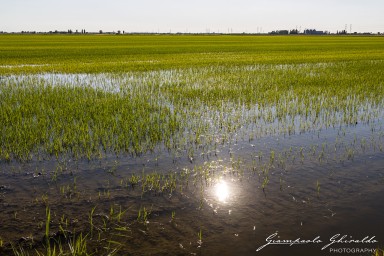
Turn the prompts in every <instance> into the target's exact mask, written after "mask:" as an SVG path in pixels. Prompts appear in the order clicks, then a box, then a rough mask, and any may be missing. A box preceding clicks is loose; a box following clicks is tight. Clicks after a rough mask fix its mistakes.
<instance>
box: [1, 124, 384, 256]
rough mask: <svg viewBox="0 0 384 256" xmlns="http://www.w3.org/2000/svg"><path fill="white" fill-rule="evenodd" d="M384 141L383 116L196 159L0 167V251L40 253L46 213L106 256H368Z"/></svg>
mask: <svg viewBox="0 0 384 256" xmlns="http://www.w3.org/2000/svg"><path fill="white" fill-rule="evenodd" d="M238 134H241V132H239V133H238ZM356 138H357V139H356ZM383 142H384V137H383V127H382V119H380V120H378V121H376V122H373V123H370V124H356V125H353V126H345V127H338V128H329V129H327V130H322V131H314V132H307V133H303V134H296V135H291V136H282V135H279V136H277V135H276V136H265V137H262V138H258V139H254V140H250V141H248V140H244V139H241V138H240V135H239V136H234V137H233V138H232V140H231V142H230V143H229V144H225V145H223V146H220V147H219V148H217V149H216V150H215V151H211V152H205V151H203V150H200V151H199V149H196V153H195V156H194V158H193V159H192V158H190V157H188V156H187V154H185V153H184V154H183V153H180V154H175V153H172V152H167V151H162V150H159V151H157V152H152V153H148V154H144V155H142V156H136V157H132V156H126V155H122V156H119V157H116V156H110V157H108V158H106V159H94V160H91V161H86V160H81V161H73V160H70V159H65V158H61V159H59V160H56V159H52V160H50V161H48V160H45V161H41V162H39V161H32V162H30V163H25V164H19V163H16V162H11V163H2V164H1V165H0V171H1V172H0V205H1V211H0V237H1V239H2V241H3V245H2V247H1V248H0V253H1V255H8V254H9V255H12V254H13V252H12V249H11V248H12V245H13V246H14V247H17V248H18V247H23V248H24V249H25V250H27V251H28V250H29V251H30V252H31V253H33V252H34V250H35V249H36V250H39V251H44V246H45V245H44V241H45V239H44V238H45V232H46V224H47V217H46V215H47V212H46V210H47V209H48V208H49V209H50V222H49V236H50V238H51V239H52V240H55V241H59V240H60V241H62V243H63V244H64V246H65V244H67V243H68V240H70V239H71V238H73V236H76V235H77V236H79V235H80V233H82V234H83V235H84V236H85V235H86V234H88V236H87V239H88V242H87V248H89V250H91V251H94V252H95V251H97V253H96V254H100V255H103V254H106V253H105V252H106V251H108V250H107V249H105V247H109V248H108V249H109V251H113V250H112V249H114V248H115V249H118V253H117V255H278V254H283V255H309V254H310V255H334V254H336V253H335V250H343V252H345V253H347V252H351V251H348V250H351V249H348V250H347V248H354V250H356V248H357V249H359V250H365V251H364V252H363V253H360V254H359V253H357V254H355V255H371V254H372V253H370V251H369V250H373V249H376V248H382V247H383V245H384V229H383V228H382V226H381V225H380V224H381V223H382V220H383V219H384V208H383V207H382V205H383V203H384V193H383V192H384V153H383V150H382V145H383V144H384V143H383ZM153 173H156V174H160V175H163V174H164V177H173V178H174V179H171V178H170V179H168V180H167V179H166V178H164V179H160V180H161V182H160V183H161V186H162V187H163V189H161V190H159V189H157V188H155V187H154V186H153V184H152V185H148V186H143V184H144V178H143V177H146V175H150V174H153ZM186 173H189V175H187V174H186ZM132 175H137V177H138V180H137V182H133V181H131V180H130V179H131V178H132V177H133V176H132ZM172 175H173V176H172ZM134 177H136V176H134ZM172 180H174V181H175V183H174V186H170V185H169V184H167V182H169V183H171V182H172ZM136 183H137V184H136ZM144 216H145V217H144ZM343 236H345V237H344V238H343V239H341V238H342V237H343ZM268 237H270V239H268ZM332 237H333V238H332ZM367 237H368V238H367ZM337 238H338V239H337ZM296 239H299V241H300V243H301V244H298V243H299V242H295V243H293V242H292V241H294V240H296ZM277 240H279V241H277ZM282 240H284V241H282ZM290 240H292V241H290ZM332 240H336V241H338V242H335V243H333V244H331V245H329V246H328V247H327V245H328V244H330V243H331V242H332ZM351 240H352V241H351ZM268 243H278V244H268ZM266 244H267V245H266ZM264 245H266V246H265V247H263V246H264ZM324 247H325V248H324ZM339 252H340V251H339ZM339 252H338V253H337V255H339V254H342V253H339Z"/></svg>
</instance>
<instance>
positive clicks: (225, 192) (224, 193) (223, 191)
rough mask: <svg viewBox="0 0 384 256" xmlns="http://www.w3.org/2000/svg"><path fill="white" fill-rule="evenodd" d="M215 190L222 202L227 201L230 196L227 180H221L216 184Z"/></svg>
mask: <svg viewBox="0 0 384 256" xmlns="http://www.w3.org/2000/svg"><path fill="white" fill-rule="evenodd" d="M215 192H216V197H217V198H218V199H219V201H220V202H225V201H227V199H228V197H229V187H228V185H227V183H226V182H225V181H220V182H219V183H217V184H216V188H215Z"/></svg>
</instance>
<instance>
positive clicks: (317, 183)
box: [316, 180, 320, 196]
mask: <svg viewBox="0 0 384 256" xmlns="http://www.w3.org/2000/svg"><path fill="white" fill-rule="evenodd" d="M316 190H317V196H320V182H319V181H318V180H317V181H316Z"/></svg>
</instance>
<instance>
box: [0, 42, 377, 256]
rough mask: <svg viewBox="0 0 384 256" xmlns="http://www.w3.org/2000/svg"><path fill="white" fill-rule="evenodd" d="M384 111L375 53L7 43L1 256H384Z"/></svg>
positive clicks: (368, 49) (218, 45) (2, 62)
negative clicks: (337, 252)
mask: <svg viewBox="0 0 384 256" xmlns="http://www.w3.org/2000/svg"><path fill="white" fill-rule="evenodd" d="M383 107H384V37H383V36H352V35H350V36H303V35H299V36H263V35H0V131H1V132H0V255H329V253H331V249H335V248H336V249H337V248H340V247H344V248H356V247H359V248H365V249H366V250H365V251H364V254H363V255H382V253H383V251H382V250H381V249H380V248H383V247H384V231H383V228H382V227H380V225H379V223H381V222H382V219H384V210H383V207H382V205H383V203H384V196H383V195H384V194H383V192H384V151H383V146H384V125H383V121H384V108H383ZM273 234H276V237H275V239H277V234H278V236H279V239H281V240H283V239H284V240H288V239H292V240H295V239H297V238H301V239H305V240H313V239H314V238H316V237H317V236H319V237H320V239H321V240H322V242H321V243H319V244H315V243H312V244H309V245H308V244H307V245H304V246H303V245H297V244H296V245H293V246H289V245H272V244H270V245H268V246H265V247H262V246H263V245H264V244H266V243H267V240H266V239H267V238H268V237H269V236H271V235H273ZM336 234H339V236H342V235H346V237H348V238H349V239H350V240H352V239H355V240H362V239H363V238H364V237H366V236H369V237H373V236H374V237H375V238H374V239H375V242H372V243H370V244H363V245H361V243H360V244H359V245H357V244H355V243H348V242H345V243H342V242H340V243H339V244H333V245H331V246H330V247H327V248H323V246H325V245H326V244H328V243H329V240H330V238H331V237H333V236H334V235H336ZM372 240H373V239H372ZM380 253H381V254H380ZM330 255H332V254H330Z"/></svg>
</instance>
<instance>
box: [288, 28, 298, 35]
mask: <svg viewBox="0 0 384 256" xmlns="http://www.w3.org/2000/svg"><path fill="white" fill-rule="evenodd" d="M289 34H291V35H297V34H299V30H297V29H292V30H291V31H289Z"/></svg>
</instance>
